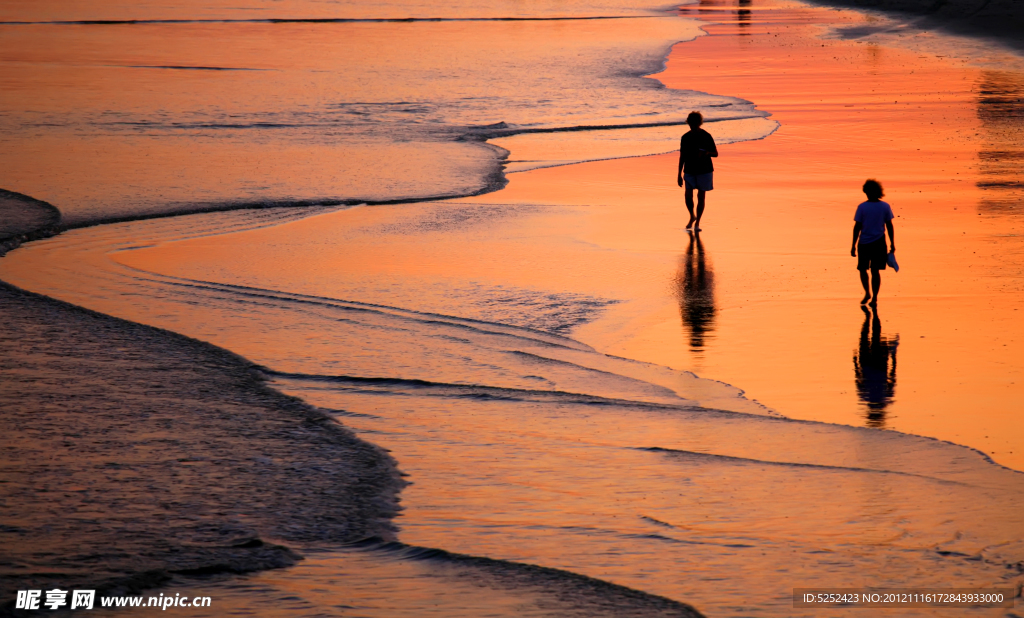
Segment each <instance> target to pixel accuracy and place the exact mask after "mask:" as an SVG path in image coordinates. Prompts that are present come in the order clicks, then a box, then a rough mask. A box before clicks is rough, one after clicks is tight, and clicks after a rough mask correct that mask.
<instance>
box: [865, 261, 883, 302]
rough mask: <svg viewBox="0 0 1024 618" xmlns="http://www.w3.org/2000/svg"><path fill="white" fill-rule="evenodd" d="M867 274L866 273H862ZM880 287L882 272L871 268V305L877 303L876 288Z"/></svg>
mask: <svg viewBox="0 0 1024 618" xmlns="http://www.w3.org/2000/svg"><path fill="white" fill-rule="evenodd" d="M864 274H867V273H864ZM880 287H882V273H880V272H878V269H875V268H872V269H871V292H872V295H873V298H872V299H871V306H872V307H875V306H877V305H878V288H880Z"/></svg>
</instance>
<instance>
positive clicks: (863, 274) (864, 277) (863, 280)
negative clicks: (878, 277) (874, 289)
mask: <svg viewBox="0 0 1024 618" xmlns="http://www.w3.org/2000/svg"><path fill="white" fill-rule="evenodd" d="M860 284H861V285H862V286H864V298H862V299H861V300H860V304H862V305H866V304H867V303H868V301H869V300H871V290H870V288H868V271H867V270H862V271H860Z"/></svg>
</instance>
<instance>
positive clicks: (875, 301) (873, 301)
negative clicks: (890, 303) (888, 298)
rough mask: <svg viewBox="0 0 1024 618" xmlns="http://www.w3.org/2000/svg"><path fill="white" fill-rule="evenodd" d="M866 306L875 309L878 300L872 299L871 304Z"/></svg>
mask: <svg viewBox="0 0 1024 618" xmlns="http://www.w3.org/2000/svg"><path fill="white" fill-rule="evenodd" d="M868 304H869V305H871V306H872V307H877V306H878V299H877V298H872V299H871V302H870V303H868Z"/></svg>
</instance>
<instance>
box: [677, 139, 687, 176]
mask: <svg viewBox="0 0 1024 618" xmlns="http://www.w3.org/2000/svg"><path fill="white" fill-rule="evenodd" d="M684 163H686V155H685V154H684V153H683V140H682V138H680V139H679V173H678V174H676V184H678V185H679V186H680V187H681V186H683V164H684Z"/></svg>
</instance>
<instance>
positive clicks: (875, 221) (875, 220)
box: [853, 200, 893, 245]
mask: <svg viewBox="0 0 1024 618" xmlns="http://www.w3.org/2000/svg"><path fill="white" fill-rule="evenodd" d="M892 219H893V214H892V207H891V206H889V204H887V203H885V202H883V201H881V200H879V201H877V202H872V201H867V202H861V203H860V205H859V206H857V213H856V214H854V215H853V220H854V221H856V222H858V223H860V224H861V225H862V226H863V227H862V228H861V231H860V240H858V241H857V243H858V244H861V245H866V244H868V243H869V242H875V241H876V240H878V239H879V238H882V237H884V236H885V224H886V223H888V222H889V221H892Z"/></svg>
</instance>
